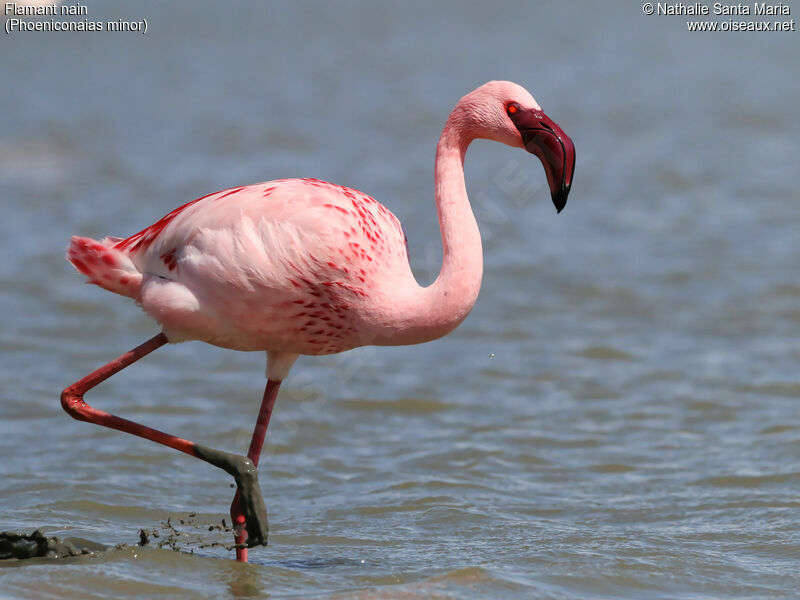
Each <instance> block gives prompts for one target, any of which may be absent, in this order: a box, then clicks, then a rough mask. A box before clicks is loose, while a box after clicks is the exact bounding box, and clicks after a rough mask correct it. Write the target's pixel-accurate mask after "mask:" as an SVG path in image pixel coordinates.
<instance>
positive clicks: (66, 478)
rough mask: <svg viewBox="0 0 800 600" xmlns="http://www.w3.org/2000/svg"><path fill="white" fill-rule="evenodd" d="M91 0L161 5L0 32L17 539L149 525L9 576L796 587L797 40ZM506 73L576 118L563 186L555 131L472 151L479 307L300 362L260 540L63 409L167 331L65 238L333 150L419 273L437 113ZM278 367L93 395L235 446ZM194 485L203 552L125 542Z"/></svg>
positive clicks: (252, 364) (664, 20)
mask: <svg viewBox="0 0 800 600" xmlns="http://www.w3.org/2000/svg"><path fill="white" fill-rule="evenodd" d="M87 6H88V9H89V14H90V17H92V18H98V19H109V20H110V19H117V18H129V19H138V18H143V17H146V18H147V19H148V23H149V29H148V33H147V34H146V35H138V34H127V35H123V34H116V35H115V34H44V33H25V34H15V35H11V36H8V35H3V36H2V40H0V50H1V52H0V79H2V81H4V82H7V83H6V85H4V86H3V89H2V92H0V109H2V114H3V116H4V118H3V120H2V126H0V190H2V193H0V206H2V215H3V218H2V219H0V253H1V254H2V257H3V260H2V261H0V312H2V314H3V315H4V319H3V326H2V328H0V344H2V348H3V359H2V361H1V362H0V381H2V382H3V385H2V401H0V454H1V455H2V456H3V461H2V463H0V476H2V481H3V485H2V491H0V530H4V529H15V530H23V531H30V530H33V529H35V528H37V527H41V528H42V529H43V530H44V531H45V532H46V533H47V534H48V535H58V536H60V537H67V538H79V539H83V540H89V541H90V542H91V543H93V544H103V545H105V546H108V547H113V546H115V545H117V544H127V545H128V546H127V547H124V548H120V549H111V550H109V551H106V552H103V553H97V554H93V555H91V556H89V557H79V558H70V559H65V560H63V561H60V562H57V563H54V562H53V561H48V560H42V559H39V560H33V561H28V562H6V563H4V564H0V597H3V598H25V599H29V598H64V597H80V598H101V597H117V598H148V597H156V596H157V597H163V598H207V597H215V598H250V597H266V596H269V597H290V596H293V597H310V596H313V597H323V598H353V597H357V598H376V597H379V598H416V597H420V598H431V597H433V598H437V597H438V598H456V597H457V598H486V597H527V598H564V597H579V598H637V599H641V598H791V597H796V593H797V592H796V590H797V589H800V576H798V569H797V565H798V560H800V537H799V536H798V526H797V524H798V520H800V516H799V515H800V499H799V495H798V490H800V468H798V464H800V462H799V459H800V411H799V410H798V402H800V377H799V376H798V364H799V363H800V345H799V343H798V337H800V280H798V269H797V263H798V261H797V258H798V255H799V254H800V243H798V240H800V237H798V234H797V231H798V227H799V226H800V202H798V193H797V189H798V188H800V170H798V169H797V167H796V162H797V139H800V119H798V116H797V106H798V105H800V79H798V77H797V76H796V72H797V64H798V58H800V46H799V45H798V37H797V35H798V34H797V33H795V32H786V33H753V34H747V33H716V34H711V33H706V34H700V33H688V32H687V31H686V27H685V24H684V20H685V19H681V18H680V17H666V16H661V17H659V16H653V17H645V16H644V15H643V14H642V12H641V7H640V6H638V5H636V4H631V3H624V2H616V3H610V2H604V3H602V4H601V3H597V6H593V7H592V8H587V7H586V5H585V4H578V3H571V4H567V3H557V2H542V3H536V4H535V5H530V4H528V3H513V2H505V3H502V4H501V5H500V6H494V7H492V6H490V5H489V4H488V3H485V4H479V3H470V4H468V5H467V4H465V3H457V2H437V3H435V4H434V5H433V6H429V5H428V4H427V3H422V2H420V3H413V4H409V3H397V4H394V5H391V6H390V5H388V3H387V4H381V5H378V4H374V3H367V2H364V3H360V2H346V3H326V4H323V3H310V2H305V3H303V2H301V3H296V4H292V5H291V6H290V5H289V4H288V3H274V4H273V3H259V4H258V5H257V6H255V5H251V4H241V5H235V8H233V9H231V10H230V11H229V12H226V11H225V10H223V8H222V5H215V4H210V3H199V2H189V1H188V0H187V1H185V2H177V1H176V2H169V3H159V2H141V3H135V4H131V3H122V2H103V3H99V2H95V3H93V2H87ZM792 8H793V9H794V8H795V7H792ZM492 78H508V79H513V80H515V81H517V82H519V83H521V84H523V85H525V86H526V87H528V88H529V89H531V91H532V92H533V93H534V95H535V96H536V97H537V99H538V100H539V102H540V104H542V106H543V107H544V109H545V110H546V111H547V112H548V113H549V114H550V116H551V117H553V118H554V120H556V121H557V122H558V123H559V124H560V125H562V127H563V128H564V129H565V130H566V131H567V132H568V133H570V134H571V136H572V137H573V139H574V141H575V145H576V147H577V152H578V164H577V168H576V174H575V184H574V187H573V191H572V194H571V196H570V200H569V204H568V205H567V208H566V209H565V211H564V213H563V214H561V215H559V216H556V215H555V213H554V210H553V209H552V206H551V205H550V203H549V199H548V198H547V194H546V189H545V185H544V173H543V172H542V170H541V167H540V166H539V165H538V162H537V161H536V159H534V158H533V157H529V156H527V155H525V154H524V153H520V152H519V151H514V150H512V149H508V148H503V147H499V146H498V145H496V144H489V143H480V144H476V145H475V147H474V148H472V149H471V150H470V153H469V155H468V156H467V165H466V170H467V184H468V188H469V190H470V193H471V197H472V200H473V205H474V208H475V210H476V213H477V215H478V218H479V221H480V225H481V230H482V233H483V236H484V255H485V262H486V272H485V276H484V283H483V288H482V291H481V296H480V298H479V301H478V304H477V306H476V307H475V309H474V311H473V312H472V314H471V315H470V317H469V318H468V319H467V320H466V322H465V323H464V324H463V325H462V326H461V327H460V328H459V329H458V330H457V331H456V332H454V333H453V334H451V335H450V336H448V337H447V338H445V339H443V340H440V341H437V342H434V343H431V344H427V345H424V346H418V347H408V348H394V349H393V348H381V349H375V348H364V349H361V350H357V351H354V352H351V353H348V354H345V355H341V356H338V357H328V358H313V359H312V358H306V359H302V360H301V361H299V363H298V365H297V366H296V367H295V369H294V371H293V373H292V377H291V378H290V380H289V381H288V382H287V384H286V386H285V389H284V390H282V392H281V396H280V399H279V403H278V409H277V411H276V413H275V417H274V419H273V424H272V425H271V427H270V433H269V438H268V441H267V445H266V447H265V455H264V458H263V460H262V467H261V481H262V487H263V491H264V495H265V498H266V500H267V506H268V509H269V514H270V524H271V537H270V546H269V547H268V548H262V549H256V550H253V551H251V559H252V563H251V564H249V565H241V564H236V563H235V562H233V561H232V560H229V557H230V555H231V553H230V552H228V551H226V550H224V549H223V548H219V547H208V545H209V544H212V543H214V542H219V543H225V544H227V543H229V542H230V539H229V537H228V536H227V535H226V534H223V533H222V532H220V531H219V530H216V529H215V530H213V531H209V530H208V527H209V526H211V525H215V524H219V522H220V519H222V518H223V517H226V516H227V509H228V505H229V503H230V499H231V496H232V490H231V489H230V487H229V486H230V481H229V478H228V477H227V476H226V475H224V474H222V473H217V472H215V471H214V470H213V469H211V468H210V467H208V466H207V465H205V464H201V463H199V462H198V461H193V460H191V459H189V458H187V457H185V456H183V455H180V454H178V453H175V452H171V451H169V450H166V449H163V448H161V447H156V446H154V445H152V444H148V443H146V442H144V441H142V440H138V439H136V438H133V437H130V436H125V435H122V434H119V433H116V432H113V431H108V430H103V429H100V428H97V427H92V426H89V425H86V424H84V423H79V422H77V421H73V420H71V419H69V417H67V416H66V415H65V414H64V413H63V412H62V411H61V409H60V407H59V404H58V394H59V392H60V390H61V389H62V388H63V387H64V386H65V385H67V384H69V383H71V382H72V381H74V380H75V379H77V378H78V377H80V376H82V375H83V374H84V373H86V372H87V371H89V370H90V369H92V368H94V367H96V366H98V365H99V364H102V363H104V362H106V361H107V360H109V359H110V358H112V357H114V356H116V355H118V354H120V353H122V352H123V351H125V350H127V349H128V348H130V347H132V346H134V345H136V344H137V343H139V342H140V341H142V340H144V339H145V338H146V337H149V336H151V335H153V334H154V333H155V332H156V328H155V326H154V325H153V324H152V323H151V322H150V321H149V320H148V319H147V318H146V317H145V316H143V315H142V314H141V313H140V312H139V311H138V310H137V309H136V308H135V307H134V306H133V305H132V303H131V302H129V301H126V300H125V299H122V298H118V297H112V296H111V295H109V294H107V293H106V292H103V291H102V290H100V289H98V288H96V287H93V286H86V285H83V284H82V283H81V278H80V277H79V276H77V275H76V274H75V273H74V272H73V269H72V268H71V267H70V266H69V265H68V264H67V263H66V262H65V261H64V259H63V249H64V247H65V245H66V242H67V240H68V237H69V236H70V235H71V234H74V233H80V234H82V235H90V236H96V237H99V236H103V235H106V234H110V235H126V234H130V233H132V232H134V231H137V230H139V229H141V228H142V227H144V226H146V225H148V224H150V223H151V222H153V221H154V220H155V219H157V218H158V217H160V216H161V215H163V214H164V213H166V212H168V211H169V210H171V209H172V208H174V207H175V206H177V205H179V204H182V203H184V202H186V201H188V200H191V199H192V198H195V197H198V196H201V195H203V194H205V193H208V192H210V191H213V190H217V189H222V188H225V187H229V186H233V185H237V184H242V183H249V182H256V181H262V180H268V179H272V178H277V177H292V176H314V177H319V178H323V179H328V180H332V181H335V182H337V183H342V184H345V185H350V186H353V187H356V188H359V189H362V190H364V191H366V192H367V193H369V194H371V195H373V196H374V197H376V198H377V199H379V200H380V201H382V202H384V203H385V204H386V205H387V206H388V207H389V208H390V209H391V210H392V211H393V212H394V213H395V214H396V215H397V216H398V217H399V218H400V219H401V220H402V221H403V223H404V227H405V230H406V233H407V235H408V238H409V244H410V249H411V254H412V257H413V265H414V267H415V270H416V272H417V273H418V275H419V278H420V280H422V281H431V280H432V279H433V277H434V276H435V274H436V270H437V268H438V264H437V261H438V260H439V258H440V246H439V245H438V242H437V235H438V226H437V223H436V220H435V211H434V207H433V203H432V161H433V151H434V146H435V142H436V139H437V136H438V133H439V131H440V130H441V127H442V125H443V122H444V119H445V117H446V115H447V112H448V111H449V110H450V108H451V107H452V105H453V104H454V103H455V102H456V101H457V99H458V98H459V97H460V95H462V94H463V93H465V92H467V91H469V90H471V89H472V88H474V87H476V86H477V85H479V84H480V83H483V82H484V81H486V80H488V79H492ZM263 360H264V359H263V356H262V355H261V354H258V353H253V354H240V353H233V352H228V351H223V350H219V349H215V348H211V347H205V346H203V345H200V344H196V343H195V344H183V345H179V346H172V347H169V348H166V349H162V350H159V351H158V352H157V353H155V354H154V355H153V356H152V357H149V358H147V359H145V360H143V361H142V362H141V363H139V364H137V365H136V366H135V367H133V368H131V369H129V370H128V371H126V372H124V373H122V374H120V375H118V376H116V377H115V378H114V379H112V380H111V381H109V382H108V383H107V384H104V385H103V386H102V387H101V388H99V389H98V390H97V391H96V392H93V396H94V403H95V404H96V405H97V406H98V407H100V408H103V409H106V410H109V411H111V412H114V413H117V414H121V415H123V416H127V417H129V418H132V419H135V420H141V421H143V422H146V423H148V424H152V425H155V426H158V427H160V428H163V429H166V430H167V431H171V432H174V433H176V434H179V435H184V436H186V437H189V438H191V439H194V440H197V441H198V442H201V443H204V444H207V445H211V446H214V447H219V448H223V449H227V450H231V451H239V452H241V451H243V450H244V449H245V448H246V446H247V442H248V439H249V435H250V428H251V427H252V420H253V418H254V417H255V413H256V411H257V408H258V402H259V399H260V395H261V391H262V390H261V386H262V385H263V366H264V365H263ZM90 401H91V398H90ZM190 511H196V512H197V516H196V520H195V521H193V522H192V523H189V524H188V525H180V526H179V525H176V527H177V528H178V529H179V530H181V532H182V533H183V534H184V535H185V538H182V541H181V543H180V544H179V547H180V549H181V551H180V552H175V551H173V550H172V549H170V548H158V545H157V544H155V543H151V545H149V546H146V547H137V546H135V544H136V543H137V541H138V540H139V534H138V531H139V529H141V528H145V529H148V530H152V529H153V528H156V529H158V528H159V527H161V526H162V525H161V524H162V523H163V522H165V521H166V520H167V519H168V518H170V519H171V522H172V523H176V524H177V523H179V520H180V519H182V518H183V519H185V518H186V517H187V514H188V513H189V512H190ZM153 541H154V540H153Z"/></svg>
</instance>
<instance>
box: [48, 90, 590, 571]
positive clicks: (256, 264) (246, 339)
mask: <svg viewBox="0 0 800 600" xmlns="http://www.w3.org/2000/svg"><path fill="white" fill-rule="evenodd" d="M477 138H483V139H489V140H495V141H498V142H502V143H504V144H507V145H509V146H513V147H519V148H524V149H526V150H527V151H528V152H530V153H532V154H534V155H536V156H537V157H538V158H539V159H540V160H541V162H542V164H543V165H544V170H545V174H546V177H547V181H548V185H549V188H550V193H551V197H552V201H553V204H554V205H555V207H556V210H557V211H558V212H561V210H562V209H563V208H564V205H565V204H566V201H567V195H568V193H569V190H570V186H571V184H572V175H573V171H574V166H575V147H574V145H573V143H572V140H571V139H570V138H569V137H568V136H567V135H566V134H565V133H564V131H563V130H562V129H561V128H560V127H559V126H558V125H556V123H554V122H553V121H552V120H551V119H550V118H549V117H547V116H546V115H545V113H544V112H543V111H542V109H541V107H540V106H539V105H538V104H537V102H536V101H535V100H534V99H533V97H532V96H531V94H530V93H529V92H528V91H526V90H525V89H524V88H523V87H521V86H519V85H517V84H515V83H512V82H508V81H491V82H489V83H486V84H484V85H482V86H480V87H479V88H477V89H476V90H474V91H472V92H470V93H469V94H467V95H465V96H464V97H463V98H461V100H460V101H459V102H458V104H456V106H455V108H454V109H453V111H452V112H451V113H450V116H449V118H448V119H447V122H446V124H445V126H444V130H443V132H442V134H441V137H440V139H439V143H438V145H437V148H436V163H435V197H436V208H437V211H438V217H439V224H440V229H441V234H442V245H443V250H444V252H443V264H442V267H441V271H440V273H439V276H438V277H437V279H436V280H435V281H434V282H433V283H432V284H431V285H429V286H427V287H422V286H420V285H419V284H418V283H417V281H416V280H415V278H414V275H413V274H412V272H411V268H410V266H409V257H408V246H407V243H406V239H405V236H404V234H403V229H402V227H401V225H400V222H399V221H398V219H397V218H396V217H395V216H394V215H393V214H392V213H391V212H389V210H387V209H386V208H385V207H384V206H383V205H381V204H379V203H378V202H377V201H375V200H373V199H372V198H371V197H370V196H367V195H366V194H364V193H362V192H359V191H357V190H354V189H351V188H347V187H343V186H339V185H334V184H331V183H327V182H325V181H320V180H317V179H282V180H275V181H268V182H266V183H257V184H254V185H246V186H240V187H234V188H230V189H226V190H222V191H219V192H214V193H212V194H208V195H206V196H203V197H202V198H198V199H197V200H193V201H192V202H189V203H188V204H184V205H183V206H181V207H179V208H176V209H175V210H173V211H172V212H170V213H169V214H167V215H166V216H164V217H163V218H161V219H160V220H158V221H156V222H155V223H154V224H153V225H151V226H150V227H147V228H146V229H143V230H142V231H140V232H139V233H136V234H134V235H132V236H130V237H128V238H125V239H122V238H115V237H106V238H105V239H103V240H102V241H95V240H92V239H89V238H85V237H78V236H74V237H72V239H71V241H70V244H69V247H68V249H67V259H68V260H69V261H70V262H71V263H72V264H73V265H74V266H75V268H76V269H77V270H78V271H79V272H80V273H82V274H83V275H85V276H86V277H87V278H88V283H93V284H96V285H98V286H100V287H102V288H104V289H106V290H108V291H110V292H114V293H116V294H119V295H121V296H127V297H129V298H133V299H135V301H136V304H138V305H139V306H140V307H141V308H142V309H143V310H144V311H145V312H146V313H147V314H148V315H149V316H150V317H152V318H153V319H155V320H156V321H157V323H158V324H159V325H160V326H161V332H160V333H158V334H157V335H155V336H154V337H152V338H151V339H149V340H148V341H146V342H144V343H143V344H141V345H139V346H137V347H136V348H133V349H132V350H130V351H128V352H126V353H125V354H123V355H122V356H120V357H118V358H116V359H114V360H112V361H111V362H109V363H107V364H106V365H104V366H102V367H100V368H99V369H97V370H96V371H94V372H92V373H90V374H89V375H87V376H86V377H84V378H83V379H80V380H79V381H77V382H76V383H74V384H72V385H71V386H69V387H67V388H66V389H65V390H64V391H63V392H62V395H61V404H62V406H63V408H64V410H66V411H67V413H68V414H69V415H71V416H72V417H74V418H75V419H78V420H82V421H88V422H90V423H95V424H97V425H102V426H104V427H110V428H112V429H117V430H119V431H123V432H127V433H131V434H133V435H137V436H140V437H143V438H146V439H148V440H152V441H154V442H158V443H160V444H163V445H165V446H169V447H171V448H174V449H176V450H179V451H181V452H184V453H186V454H189V455H191V456H194V457H196V458H199V459H201V460H204V461H206V462H208V463H210V464H211V465H214V466H216V467H219V468H220V469H222V470H224V471H226V472H227V473H229V474H230V475H232V476H233V478H234V480H235V482H236V487H237V491H236V495H235V497H234V499H233V502H232V504H231V508H230V514H231V518H232V520H233V529H234V541H235V548H236V558H237V560H238V561H240V562H246V561H247V558H248V556H247V549H248V548H252V547H255V546H258V545H266V543H267V534H268V524H267V513H266V508H265V505H264V501H263V498H262V496H261V492H260V488H259V485H258V478H257V467H258V461H259V457H260V455H261V449H262V446H263V444H264V438H265V436H266V432H267V426H268V425H269V420H270V416H271V414H272V411H273V408H274V405H275V401H276V398H277V395H278V389H279V388H280V385H281V383H282V382H283V381H284V380H285V379H286V377H287V375H288V374H289V371H290V369H291V367H292V365H293V364H294V362H295V360H296V359H297V358H298V357H299V356H300V355H326V354H333V353H337V352H344V351H346V350H350V349H353V348H356V347H359V346H364V345H379V346H388V345H405V344H419V343H422V342H427V341H431V340H435V339H437V338H440V337H442V336H444V335H446V334H447V333H449V332H451V331H452V330H453V329H455V328H456V327H457V326H458V325H459V324H460V323H461V322H462V321H463V320H464V318H465V317H466V316H467V314H468V313H469V312H470V310H471V309H472V307H473V305H474V304H475V301H476V299H477V296H478V291H479V289H480V284H481V277H482V271H483V255H482V249H481V236H480V232H479V231H478V225H477V223H476V221H475V217H474V215H473V213H472V210H471V208H470V203H469V199H468V198H467V191H466V186H465V183H464V156H465V153H466V151H467V147H468V146H469V144H470V143H471V142H472V141H473V140H475V139H477ZM188 340H200V341H203V342H206V343H209V344H213V345H215V346H220V347H223V348H230V349H233V350H242V351H254V350H259V351H266V354H267V368H266V376H267V383H266V387H265V390H264V395H263V398H262V401H261V408H260V410H259V413H258V417H257V419H256V424H255V428H254V431H253V435H252V439H251V442H250V447H249V450H248V452H247V455H246V456H240V455H236V454H232V453H228V452H223V451H219V450H214V449H212V448H208V447H206V446H203V445H201V444H197V443H194V442H190V441H188V440H186V439H183V438H180V437H177V436H174V435H170V434H168V433H164V432H162V431H158V430H156V429H153V428H151V427H147V426H145V425H141V424H139V423H134V422H133V421H129V420H127V419H123V418H121V417H118V416H115V415H111V414H109V413H106V412H103V411H101V410H98V409H96V408H93V407H92V406H90V405H89V404H87V403H86V402H85V401H84V394H85V393H86V392H87V391H89V390H90V389H92V388H93V387H95V386H96V385H98V384H99V383H101V382H102V381H105V380H106V379H108V378H109V377H111V376H112V375H114V374H115V373H117V372H119V371H120V370H122V369H124V368H125V367H127V366H129V365H131V364H132V363H134V362H136V361H137V360H139V359H140V358H142V357H144V356H146V355H148V354H149V353H151V352H153V351H154V350H156V349H157V348H159V347H161V346H163V345H165V344H167V343H178V342H183V341H188Z"/></svg>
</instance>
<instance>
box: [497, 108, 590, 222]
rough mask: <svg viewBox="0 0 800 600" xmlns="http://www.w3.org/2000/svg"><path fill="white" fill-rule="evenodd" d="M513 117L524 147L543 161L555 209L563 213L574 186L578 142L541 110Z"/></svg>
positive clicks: (531, 110)
mask: <svg viewBox="0 0 800 600" xmlns="http://www.w3.org/2000/svg"><path fill="white" fill-rule="evenodd" d="M511 120H512V121H513V123H514V125H516V126H517V129H519V133H520V135H521V136H522V145H523V146H525V149H526V150H527V151H528V152H530V153H531V154H534V155H535V156H538V157H539V160H541V161H542V165H544V172H545V174H546V175H547V183H548V185H549V186H550V196H551V197H552V199H553V204H554V205H555V207H556V210H557V211H558V212H561V210H562V209H563V208H564V206H565V205H566V204H567V196H568V195H569V189H570V187H571V186H572V173H573V172H574V171H575V145H574V144H573V143H572V140H571V139H570V137H569V136H568V135H567V134H566V133H564V130H563V129H561V127H559V126H558V125H557V124H556V123H555V122H554V121H553V120H552V119H551V118H550V117H548V116H547V115H546V114H544V113H543V112H542V111H541V110H535V109H532V108H528V109H522V110H520V111H519V112H517V113H516V114H513V115H511Z"/></svg>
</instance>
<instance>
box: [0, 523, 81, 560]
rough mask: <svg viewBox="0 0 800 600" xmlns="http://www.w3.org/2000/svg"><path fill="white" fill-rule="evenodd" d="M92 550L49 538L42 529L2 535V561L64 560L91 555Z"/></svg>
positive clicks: (0, 552)
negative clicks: (15, 559)
mask: <svg viewBox="0 0 800 600" xmlns="http://www.w3.org/2000/svg"><path fill="white" fill-rule="evenodd" d="M89 552H90V550H88V549H86V548H78V547H77V546H75V544H73V543H72V542H67V541H61V540H59V539H58V538H57V537H55V536H54V537H47V536H46V535H45V534H44V533H42V530H41V529H37V530H36V531H34V532H33V533H17V532H15V531H3V532H2V533H0V559H8V558H18V559H25V558H37V557H46V558H64V557H67V556H80V555H81V554H89Z"/></svg>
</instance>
